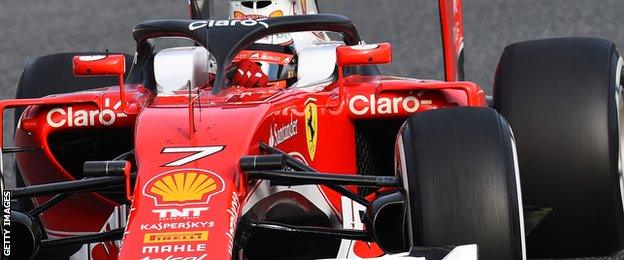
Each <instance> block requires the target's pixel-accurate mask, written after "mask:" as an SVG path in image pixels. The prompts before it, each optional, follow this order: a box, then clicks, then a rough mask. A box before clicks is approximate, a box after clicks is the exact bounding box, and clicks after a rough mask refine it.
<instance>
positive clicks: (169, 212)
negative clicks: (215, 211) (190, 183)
mask: <svg viewBox="0 0 624 260" xmlns="http://www.w3.org/2000/svg"><path fill="white" fill-rule="evenodd" d="M207 210H208V208H183V209H153V210H152V212H153V213H156V214H158V218H160V219H173V218H198V217H199V216H200V215H201V213H202V212H205V211H207Z"/></svg>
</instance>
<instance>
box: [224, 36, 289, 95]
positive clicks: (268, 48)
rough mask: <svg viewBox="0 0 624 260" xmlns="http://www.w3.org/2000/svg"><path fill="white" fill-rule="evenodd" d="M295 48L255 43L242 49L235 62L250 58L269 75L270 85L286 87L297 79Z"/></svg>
mask: <svg viewBox="0 0 624 260" xmlns="http://www.w3.org/2000/svg"><path fill="white" fill-rule="evenodd" d="M295 59H296V56H295V52H294V49H293V48H292V47H290V46H282V45H267V44H254V45H252V46H251V48H249V49H247V50H244V51H241V52H240V53H239V54H238V55H236V57H235V58H234V59H233V62H239V61H241V60H249V61H251V62H254V63H256V64H257V65H259V66H260V69H261V70H262V73H264V74H265V75H267V76H268V80H269V83H270V85H272V86H277V87H286V86H289V85H291V84H292V83H294V82H295V81H296V79H297V66H296V62H297V61H296V60H295Z"/></svg>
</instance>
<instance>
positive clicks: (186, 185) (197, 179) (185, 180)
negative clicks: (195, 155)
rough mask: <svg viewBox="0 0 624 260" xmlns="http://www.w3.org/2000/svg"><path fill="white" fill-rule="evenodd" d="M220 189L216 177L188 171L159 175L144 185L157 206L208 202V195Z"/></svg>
mask: <svg viewBox="0 0 624 260" xmlns="http://www.w3.org/2000/svg"><path fill="white" fill-rule="evenodd" d="M222 189H223V185H222V184H221V182H219V181H218V180H217V179H216V177H212V176H210V175H208V174H207V173H201V172H199V173H198V172H190V171H187V172H172V173H166V174H161V175H160V176H157V177H156V178H154V179H152V180H151V181H150V182H148V184H147V185H146V191H147V192H146V193H147V194H148V195H151V196H150V197H153V198H154V199H155V200H156V203H157V204H161V203H162V204H172V203H174V204H175V203H192V202H208V195H210V194H212V193H216V192H219V191H221V190H222Z"/></svg>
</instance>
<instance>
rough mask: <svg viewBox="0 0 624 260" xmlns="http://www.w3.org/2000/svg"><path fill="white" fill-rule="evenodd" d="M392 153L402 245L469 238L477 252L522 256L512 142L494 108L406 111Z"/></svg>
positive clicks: (439, 243) (459, 241)
mask: <svg viewBox="0 0 624 260" xmlns="http://www.w3.org/2000/svg"><path fill="white" fill-rule="evenodd" d="M395 153H396V158H397V171H398V174H399V176H400V177H401V179H402V180H403V185H404V187H405V191H406V192H405V193H406V207H407V209H408V210H407V216H408V218H407V219H408V221H407V222H408V223H407V233H408V238H409V240H410V241H409V244H410V246H444V245H462V244H477V245H478V251H479V252H478V253H479V259H525V250H524V223H523V216H522V200H521V196H520V189H519V177H518V168H517V163H516V156H515V144H514V139H513V135H512V132H511V129H510V127H509V125H508V124H507V123H506V121H505V120H504V119H503V118H502V117H501V116H500V115H499V114H498V113H496V111H494V110H492V109H489V108H451V109H441V110H434V111H428V112H423V113H418V114H414V115H412V116H411V117H410V118H409V119H408V120H407V121H406V123H405V124H404V125H403V127H402V128H401V130H400V131H399V136H398V138H397V145H396V152H395Z"/></svg>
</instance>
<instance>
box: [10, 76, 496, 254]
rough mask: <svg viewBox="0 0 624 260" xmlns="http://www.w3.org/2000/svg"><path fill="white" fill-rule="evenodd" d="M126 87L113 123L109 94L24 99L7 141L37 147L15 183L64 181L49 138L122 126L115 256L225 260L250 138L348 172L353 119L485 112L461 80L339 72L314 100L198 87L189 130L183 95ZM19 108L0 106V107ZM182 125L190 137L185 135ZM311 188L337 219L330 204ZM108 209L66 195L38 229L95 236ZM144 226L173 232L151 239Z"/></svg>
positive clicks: (152, 232)
mask: <svg viewBox="0 0 624 260" xmlns="http://www.w3.org/2000/svg"><path fill="white" fill-rule="evenodd" d="M126 91H127V96H128V97H130V100H129V101H130V103H133V104H137V105H138V106H139V107H140V112H139V113H138V114H137V115H125V114H124V115H125V116H120V115H122V114H120V113H122V111H121V108H120V106H119V105H117V104H116V103H117V102H118V101H119V94H118V91H117V88H116V87H111V88H105V89H99V90H94V91H88V92H79V93H74V94H66V95H59V96H56V97H54V96H52V97H46V98H41V99H37V102H33V101H29V100H27V101H28V102H29V103H26V104H34V103H36V104H37V105H35V106H30V107H29V108H28V109H27V110H26V111H25V113H24V114H23V116H22V119H21V123H20V126H21V127H20V128H18V129H17V130H16V133H15V142H16V145H17V146H23V147H33V146H41V147H43V151H42V153H20V154H18V155H17V162H18V165H19V168H20V170H21V171H22V174H23V176H24V177H25V179H26V182H27V183H28V184H39V183H47V182H53V181H64V180H72V179H73V178H74V177H73V176H72V175H71V174H70V173H69V172H67V170H66V169H64V168H63V167H62V165H61V164H60V163H59V162H58V161H57V160H56V158H55V155H54V154H53V153H52V151H51V149H50V147H49V145H48V142H47V139H48V136H50V135H51V134H54V133H56V132H72V131H90V130H93V129H123V128H131V129H134V130H133V131H134V146H135V149H136V161H137V164H138V172H137V179H136V185H135V187H134V191H133V194H134V199H133V201H132V206H131V209H130V213H129V219H128V224H127V227H126V233H125V236H124V239H123V244H122V247H121V249H120V259H141V258H143V257H146V256H149V257H152V258H154V257H163V258H164V257H167V256H170V255H176V256H188V257H193V256H195V257H200V256H203V255H204V254H206V256H205V259H230V256H231V253H232V252H231V248H232V243H233V235H234V232H235V228H236V224H237V221H238V218H239V217H240V214H241V209H242V208H243V207H244V206H245V203H246V202H247V201H248V200H249V196H251V194H252V190H253V189H254V186H253V185H252V184H251V183H250V182H248V180H246V178H245V176H244V175H243V174H241V171H240V170H239V168H238V161H239V159H240V157H241V156H244V155H254V154H259V153H260V151H259V144H260V142H264V143H267V144H271V145H273V146H276V147H278V148H279V149H281V150H283V151H285V152H288V153H290V154H291V155H293V156H295V157H296V158H299V159H301V160H302V161H304V162H305V163H307V164H309V165H310V166H312V167H313V168H315V169H317V170H319V171H323V172H334V173H338V174H340V173H342V174H355V172H356V154H355V150H356V149H355V137H354V136H355V132H354V131H355V130H354V122H356V121H361V120H379V119H405V118H406V117H407V116H409V114H411V113H415V112H421V111H426V110H430V109H438V108H442V107H449V106H468V105H469V106H486V103H485V96H484V93H483V91H482V90H481V89H480V88H479V87H478V86H476V85H475V84H473V83H470V82H440V81H430V80H429V81H427V80H415V79H405V78H395V77H383V76H349V77H345V78H343V79H341V80H340V81H339V82H335V83H332V84H330V85H328V86H327V87H325V89H324V90H322V91H319V92H307V91H303V90H300V89H292V88H291V89H285V90H279V89H241V88H230V89H226V90H224V91H222V92H221V93H220V94H218V95H212V94H210V91H209V90H203V91H200V94H199V97H195V99H194V100H195V101H194V103H193V109H192V111H193V114H194V116H193V117H192V118H193V120H194V122H193V123H194V124H189V122H188V120H189V113H190V111H189V105H188V95H184V94H181V95H178V96H157V95H156V94H155V93H153V92H152V91H149V90H146V89H145V88H143V87H142V86H137V85H128V86H126ZM75 101H79V102H77V103H74V102H75ZM20 102H21V101H20V100H17V101H13V100H5V101H0V107H2V108H4V107H7V106H15V105H17V104H20ZM116 107H117V108H116ZM200 107H201V108H200ZM111 113H113V114H115V116H114V119H113V117H111V116H110V114H111ZM85 114H86V115H87V117H86V118H85V117H84V115H85ZM100 115H102V116H100ZM85 120H86V121H85ZM380 122H382V121H380ZM192 125H194V128H195V130H194V133H193V136H194V138H190V135H189V127H191V126H192ZM285 129H287V130H285ZM311 130H312V131H311ZM272 131H273V132H272ZM276 132H279V133H280V134H278V135H277V136H275V134H274V133H276ZM317 140H318V141H317ZM201 152H205V153H204V154H203V155H205V156H200V155H199V153H201ZM193 155H197V158H196V159H193V158H191V156H193ZM322 190H323V191H324V193H325V195H326V197H325V199H326V200H327V201H328V202H329V203H330V205H331V206H332V208H333V210H334V211H335V213H336V214H337V215H340V211H341V198H340V196H339V195H338V194H337V193H335V192H333V191H331V190H329V189H327V188H325V187H322ZM45 199H47V198H40V200H37V203H42V202H44V201H45ZM114 206H116V205H115V203H113V202H112V201H111V200H108V199H106V198H104V197H102V196H100V195H96V194H91V193H85V194H80V195H75V196H72V197H71V198H70V199H68V200H67V201H65V202H63V203H61V204H59V205H57V206H55V207H53V208H52V209H51V210H49V211H48V212H46V213H45V214H44V215H43V218H42V221H43V224H44V226H45V228H46V230H47V231H48V233H49V234H50V235H54V236H62V235H71V234H79V233H82V232H97V231H100V230H101V229H102V226H103V225H104V223H105V221H106V220H107V218H108V217H109V215H110V213H111V212H112V210H113V207H114ZM87 208H88V209H89V210H84V209H87ZM67 212H72V214H67ZM185 223H186V224H188V223H194V225H195V226H192V227H188V226H184V224H185ZM152 225H161V226H162V225H165V226H168V227H177V228H170V230H168V231H167V232H162V231H160V230H159V229H158V228H154V226H152ZM182 227H184V228H182ZM169 231H171V232H169Z"/></svg>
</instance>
